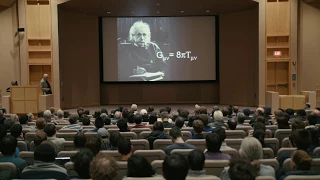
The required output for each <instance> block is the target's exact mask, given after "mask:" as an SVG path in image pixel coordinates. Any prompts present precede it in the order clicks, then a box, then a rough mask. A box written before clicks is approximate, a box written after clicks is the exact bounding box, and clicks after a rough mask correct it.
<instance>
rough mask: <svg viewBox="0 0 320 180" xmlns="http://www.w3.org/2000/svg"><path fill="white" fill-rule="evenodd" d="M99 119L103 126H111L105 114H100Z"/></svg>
mask: <svg viewBox="0 0 320 180" xmlns="http://www.w3.org/2000/svg"><path fill="white" fill-rule="evenodd" d="M100 117H101V118H102V120H103V123H104V125H110V124H111V119H110V118H109V117H108V115H107V114H106V113H102V114H101V115H100ZM119 119H120V118H119Z"/></svg>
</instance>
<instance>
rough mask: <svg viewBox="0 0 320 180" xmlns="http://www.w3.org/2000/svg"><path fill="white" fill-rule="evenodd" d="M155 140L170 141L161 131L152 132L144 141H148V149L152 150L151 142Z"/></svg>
mask: <svg viewBox="0 0 320 180" xmlns="http://www.w3.org/2000/svg"><path fill="white" fill-rule="evenodd" d="M157 139H170V137H169V136H168V135H166V134H165V133H164V132H163V131H152V132H151V133H150V134H149V136H148V137H146V140H148V141H149V147H150V149H153V142H154V141H155V140H157Z"/></svg>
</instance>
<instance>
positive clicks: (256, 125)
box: [248, 122, 267, 137]
mask: <svg viewBox="0 0 320 180" xmlns="http://www.w3.org/2000/svg"><path fill="white" fill-rule="evenodd" d="M258 129H262V130H263V131H266V129H267V128H266V125H264V123H261V122H256V123H254V124H253V129H250V130H249V131H248V136H250V137H252V136H253V132H254V131H256V130H258Z"/></svg>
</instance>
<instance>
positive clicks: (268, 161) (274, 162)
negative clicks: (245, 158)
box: [259, 159, 279, 170]
mask: <svg viewBox="0 0 320 180" xmlns="http://www.w3.org/2000/svg"><path fill="white" fill-rule="evenodd" d="M259 162H260V163H261V164H264V165H269V166H271V167H273V168H274V169H275V170H277V169H278V168H279V163H278V160H277V159H259Z"/></svg>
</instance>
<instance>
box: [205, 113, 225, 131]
mask: <svg viewBox="0 0 320 180" xmlns="http://www.w3.org/2000/svg"><path fill="white" fill-rule="evenodd" d="M213 119H214V121H213V122H212V123H210V124H208V126H210V127H215V128H216V127H226V125H225V124H224V121H223V120H222V119H223V114H222V112H221V111H220V110H217V111H215V112H214V113H213Z"/></svg>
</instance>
